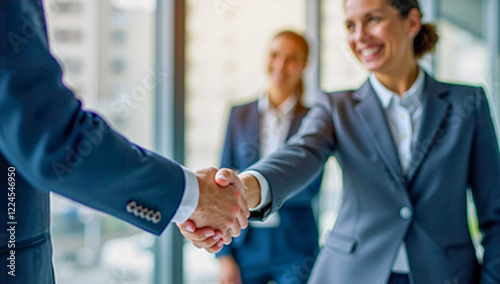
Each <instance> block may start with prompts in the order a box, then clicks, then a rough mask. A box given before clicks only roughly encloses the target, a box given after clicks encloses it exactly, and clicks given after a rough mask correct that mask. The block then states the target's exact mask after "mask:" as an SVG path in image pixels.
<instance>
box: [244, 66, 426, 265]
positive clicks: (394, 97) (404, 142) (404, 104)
mask: <svg viewBox="0 0 500 284" xmlns="http://www.w3.org/2000/svg"><path fill="white" fill-rule="evenodd" d="M424 78H425V76H424V72H423V71H422V69H421V68H419V70H418V75H417V79H416V80H415V82H414V83H413V85H412V86H411V87H410V89H408V91H406V92H405V93H404V94H402V95H401V97H399V96H398V94H396V93H394V92H392V91H391V90H389V89H387V88H386V87H385V86H384V85H382V83H380V82H379V81H378V80H377V78H376V77H375V75H374V74H371V75H370V78H369V80H370V83H371V85H372V87H373V89H374V91H375V93H376V94H377V97H378V98H379V100H380V102H381V104H382V107H383V108H384V112H385V116H386V118H387V122H388V124H389V127H390V130H391V134H392V137H393V139H394V144H395V145H396V148H397V152H398V156H399V161H400V165H401V169H402V170H403V173H404V174H406V171H407V170H408V165H409V163H410V159H411V155H412V150H413V147H414V145H415V141H416V139H417V135H418V131H419V129H420V123H421V116H422V109H423V106H422V99H423V93H424V83H425V81H424ZM245 173H249V174H251V175H253V176H254V177H255V178H256V179H257V180H258V181H259V184H260V188H261V202H260V203H259V204H258V205H257V207H255V208H254V209H253V210H259V209H261V208H263V207H265V206H266V205H267V204H268V203H269V202H271V192H270V190H269V183H268V182H267V180H266V178H265V177H264V176H263V175H262V174H261V173H259V172H257V171H246V172H245ZM392 271H393V272H396V273H409V272H410V266H409V264H408V254H407V251H406V245H405V243H404V241H403V242H402V243H401V246H400V248H399V250H398V253H397V256H396V258H395V260H394V263H393V265H392Z"/></svg>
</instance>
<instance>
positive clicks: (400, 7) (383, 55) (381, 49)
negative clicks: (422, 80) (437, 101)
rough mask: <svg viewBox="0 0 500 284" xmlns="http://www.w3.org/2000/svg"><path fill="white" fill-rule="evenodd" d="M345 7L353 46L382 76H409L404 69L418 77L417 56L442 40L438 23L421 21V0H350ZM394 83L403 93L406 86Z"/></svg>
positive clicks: (357, 54)
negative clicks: (439, 37)
mask: <svg viewBox="0 0 500 284" xmlns="http://www.w3.org/2000/svg"><path fill="white" fill-rule="evenodd" d="M344 8H345V14H346V21H345V22H346V28H347V31H348V37H347V38H348V42H349V46H350V48H351V50H352V52H353V54H354V55H355V56H356V58H358V60H359V61H360V62H361V63H362V64H363V66H364V67H365V68H366V69H368V70H369V71H372V72H375V73H377V77H378V78H379V79H380V80H384V79H383V78H384V77H385V76H391V77H392V76H407V74H404V73H403V74H401V73H400V71H401V70H410V71H411V72H412V73H413V74H412V78H413V80H414V79H415V78H416V74H417V73H416V62H417V60H418V59H419V58H421V57H422V56H423V55H424V54H425V53H427V52H431V51H433V50H434V46H435V44H436V42H437V40H438V36H437V34H436V31H435V26H434V25H431V24H424V25H422V24H421V23H420V19H421V18H422V14H421V12H420V8H419V5H418V2H417V1H416V0H414V1H397V0H375V1H368V2H367V1H363V0H347V1H345V6H344ZM388 81H392V79H390V80H385V82H384V83H385V84H389V82H388ZM391 87H392V88H393V89H397V88H400V90H399V93H400V94H401V93H402V92H404V91H405V90H406V89H405V87H406V86H401V87H397V86H391Z"/></svg>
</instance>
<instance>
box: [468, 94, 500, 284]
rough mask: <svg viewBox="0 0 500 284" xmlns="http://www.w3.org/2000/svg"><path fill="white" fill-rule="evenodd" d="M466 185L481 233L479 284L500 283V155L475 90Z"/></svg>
mask: <svg viewBox="0 0 500 284" xmlns="http://www.w3.org/2000/svg"><path fill="white" fill-rule="evenodd" d="M476 102H477V104H476V106H477V107H476V130H475V134H474V141H473V144H472V152H471V165H470V176H469V183H470V186H471V188H472V192H473V195H474V201H475V203H476V209H477V215H478V219H479V227H480V229H481V232H482V233H483V241H482V245H483V247H484V257H483V264H482V271H481V284H489V283H499V282H500V261H499V259H500V152H499V148H498V141H497V137H496V135H495V129H494V126H493V122H492V119H491V115H490V110H489V106H488V102H487V99H486V96H485V94H484V91H483V90H482V89H480V88H478V89H477V90H476Z"/></svg>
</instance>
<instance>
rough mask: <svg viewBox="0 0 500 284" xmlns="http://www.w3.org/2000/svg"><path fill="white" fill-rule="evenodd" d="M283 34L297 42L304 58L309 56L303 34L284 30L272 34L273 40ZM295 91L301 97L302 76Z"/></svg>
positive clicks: (302, 91)
mask: <svg viewBox="0 0 500 284" xmlns="http://www.w3.org/2000/svg"><path fill="white" fill-rule="evenodd" d="M283 36H284V37H289V38H292V39H293V40H294V41H295V42H297V43H298V44H299V46H300V47H301V48H302V50H303V51H304V56H305V58H304V60H307V58H308V57H309V43H307V40H306V38H305V37H304V36H303V35H301V34H298V33H296V32H294V31H290V30H284V31H281V32H278V33H277V34H276V35H274V37H273V40H275V39H277V38H279V37H283ZM297 92H298V94H299V98H300V97H302V95H303V94H304V82H303V81H302V78H301V79H300V81H299V84H298V85H297Z"/></svg>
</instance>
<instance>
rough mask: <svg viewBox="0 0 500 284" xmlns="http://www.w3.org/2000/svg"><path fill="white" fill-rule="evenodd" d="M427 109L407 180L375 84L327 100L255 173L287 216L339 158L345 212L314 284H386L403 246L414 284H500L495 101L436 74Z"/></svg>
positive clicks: (320, 100)
mask: <svg viewBox="0 0 500 284" xmlns="http://www.w3.org/2000/svg"><path fill="white" fill-rule="evenodd" d="M423 104H424V105H423V115H422V124H421V129H420V133H419V134H418V139H417V142H416V145H415V147H414V149H413V156H412V159H411V162H410V165H409V169H408V173H407V175H403V173H402V171H401V168H400V166H399V161H398V155H397V151H396V149H395V146H394V143H393V141H392V136H391V133H390V130H389V127H388V123H387V121H386V119H385V115H384V112H383V109H382V106H381V104H380V101H379V100H378V97H377V95H376V94H375V92H374V91H373V88H372V86H371V85H370V83H369V82H366V83H365V84H364V85H363V86H361V88H360V89H358V90H356V91H347V92H337V93H330V94H320V95H319V97H318V100H317V103H316V105H315V107H314V108H313V109H312V110H311V111H310V112H309V114H308V116H307V117H306V118H305V119H304V121H303V123H302V126H301V128H300V130H299V132H298V135H296V136H294V137H292V138H291V139H290V140H289V143H288V144H287V145H286V146H285V147H283V148H281V150H280V151H277V152H275V153H274V154H273V155H271V156H269V157H268V158H265V159H262V160H260V161H259V162H258V163H257V164H256V165H253V166H251V167H250V169H253V170H257V171H259V172H261V173H263V174H264V176H265V177H266V178H267V180H268V181H269V183H270V187H271V192H272V197H273V199H272V207H273V209H274V210H277V209H278V208H279V207H281V205H282V203H283V202H284V201H285V200H286V199H287V198H288V196H290V195H291V194H293V193H295V192H296V191H297V189H298V188H299V187H301V186H302V185H303V184H307V183H308V182H309V181H310V180H311V177H312V176H313V175H314V174H316V173H317V172H318V168H319V166H320V165H322V164H323V163H324V162H325V160H326V159H327V158H328V157H329V156H330V155H332V154H334V155H335V156H336V157H337V160H338V162H339V164H340V166H341V167H342V170H343V185H344V191H343V197H342V206H341V208H340V212H339V214H338V218H337V221H336V223H335V226H334V228H333V230H332V232H331V234H330V237H329V239H328V241H327V243H326V245H325V247H324V248H323V249H322V251H321V252H320V255H319V256H318V258H317V260H316V264H315V267H314V269H313V272H312V274H311V278H310V282H311V283H341V284H344V283H349V284H351V283H353V284H356V283H375V284H383V283H386V282H387V280H388V278H389V275H390V273H391V267H392V262H393V260H394V258H395V254H396V252H397V251H398V248H399V245H400V243H401V241H402V240H404V241H405V243H406V247H407V251H408V258H409V264H410V269H411V272H412V273H411V275H410V278H411V281H412V283H417V284H420V283H422V284H424V283H482V284H486V283H488V284H489V283H500V261H499V259H500V153H499V147H498V141H497V138H496V135H495V130H494V127H493V123H492V119H491V116H490V111H489V107H488V102H487V99H486V97H485V94H484V92H483V90H482V89H481V88H475V87H468V86H459V85H451V84H444V83H440V82H437V81H435V80H434V79H432V78H431V77H429V76H428V75H426V78H425V90H424V100H423ZM467 188H471V189H472V194H473V197H474V201H475V204H476V208H477V213H478V217H479V226H480V229H481V231H482V233H483V234H484V239H483V242H482V244H483V246H484V248H485V255H484V262H483V264H482V265H481V266H480V265H479V264H478V261H477V259H476V253H475V251H474V246H473V244H472V241H471V237H470V234H469V228H468V224H467V208H466V207H467V206H466V205H467V202H466V190H467Z"/></svg>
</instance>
